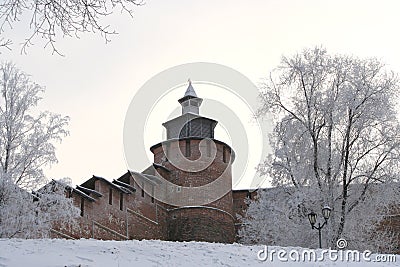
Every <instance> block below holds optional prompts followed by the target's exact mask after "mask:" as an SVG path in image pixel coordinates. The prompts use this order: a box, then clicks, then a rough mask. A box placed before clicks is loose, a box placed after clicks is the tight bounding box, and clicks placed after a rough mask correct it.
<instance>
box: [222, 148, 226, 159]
mask: <svg viewBox="0 0 400 267" xmlns="http://www.w3.org/2000/svg"><path fill="white" fill-rule="evenodd" d="M222 161H223V162H224V163H226V148H225V147H224V148H223V149H222Z"/></svg>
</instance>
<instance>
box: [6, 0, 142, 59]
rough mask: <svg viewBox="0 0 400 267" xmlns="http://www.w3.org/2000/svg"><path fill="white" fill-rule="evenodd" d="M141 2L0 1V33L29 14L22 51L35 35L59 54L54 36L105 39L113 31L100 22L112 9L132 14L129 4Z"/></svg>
mask: <svg viewBox="0 0 400 267" xmlns="http://www.w3.org/2000/svg"><path fill="white" fill-rule="evenodd" d="M142 4H143V1H142V0H60V1H56V0H50V1H47V0H35V1H33V0H21V1H19V0H3V1H2V2H1V3H0V32H1V33H4V30H5V27H7V26H9V27H12V26H13V25H14V24H15V23H16V22H18V21H19V20H20V19H21V18H22V16H23V15H28V16H29V17H30V22H29V29H31V31H32V32H31V34H30V36H29V37H28V38H26V40H25V41H24V43H23V46H22V51H23V52H26V48H27V47H28V46H30V45H31V44H32V41H33V39H34V38H36V37H41V38H44V39H45V40H47V44H46V46H47V45H50V46H51V47H52V49H53V52H55V53H58V54H60V52H59V51H58V50H57V48H56V46H55V43H56V37H57V36H60V35H61V36H70V37H72V36H75V37H78V36H79V34H80V33H84V32H94V33H100V34H101V35H102V36H103V37H104V39H105V40H106V42H108V41H109V39H108V36H109V35H110V34H115V33H116V32H115V31H113V30H109V26H108V25H103V24H102V23H101V20H102V19H103V18H105V17H107V16H109V15H111V14H112V13H113V12H114V11H115V10H116V9H118V8H119V9H120V10H121V11H124V12H126V13H128V15H129V16H132V14H133V7H134V6H140V5H142ZM4 40H5V39H4V38H3V39H2V40H1V41H2V42H1V43H2V44H3V46H6V47H9V45H11V40H5V41H4Z"/></svg>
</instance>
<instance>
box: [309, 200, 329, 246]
mask: <svg viewBox="0 0 400 267" xmlns="http://www.w3.org/2000/svg"><path fill="white" fill-rule="evenodd" d="M331 210H332V209H331V208H330V207H329V206H324V207H323V208H322V216H323V217H324V223H323V224H322V225H321V223H320V222H318V226H315V224H316V223H317V214H316V213H315V212H310V213H309V214H308V215H307V216H308V220H309V221H310V224H311V228H312V229H316V230H318V238H319V248H322V245H321V229H322V228H323V227H324V226H325V225H326V223H327V221H328V219H329V216H330V215H331Z"/></svg>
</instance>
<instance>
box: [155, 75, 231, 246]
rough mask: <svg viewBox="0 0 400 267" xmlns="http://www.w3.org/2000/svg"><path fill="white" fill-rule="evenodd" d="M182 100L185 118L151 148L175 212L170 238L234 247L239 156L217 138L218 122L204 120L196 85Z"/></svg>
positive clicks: (170, 222) (171, 217)
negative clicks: (234, 180)
mask: <svg viewBox="0 0 400 267" xmlns="http://www.w3.org/2000/svg"><path fill="white" fill-rule="evenodd" d="M178 101H179V103H180V104H181V106H182V115H181V116H179V117H176V118H174V119H171V120H169V121H167V122H165V123H163V126H164V127H165V128H166V129H167V140H166V141H163V142H161V143H159V144H156V145H154V146H152V147H151V151H152V153H153V154H154V163H155V166H156V167H158V168H156V169H157V171H158V175H159V176H162V177H163V178H164V179H165V180H166V183H167V184H168V185H167V186H165V187H164V190H165V197H164V199H163V201H164V202H166V203H167V207H168V210H169V212H168V236H169V238H168V239H170V240H174V241H190V240H198V241H209V242H224V243H231V242H234V238H235V227H234V215H233V203H232V202H233V201H232V171H231V164H232V162H233V160H234V152H233V150H232V149H231V147H230V146H229V145H227V144H225V143H224V142H221V141H218V140H216V139H214V128H215V126H216V125H217V123H218V122H217V121H215V120H213V119H210V118H206V117H202V116H200V115H199V107H200V105H201V103H202V101H203V99H201V98H199V97H197V95H196V92H195V91H194V89H193V86H192V84H191V82H190V81H189V86H188V88H187V90H186V93H185V95H184V96H183V97H182V98H181V99H179V100H178ZM156 197H157V196H156Z"/></svg>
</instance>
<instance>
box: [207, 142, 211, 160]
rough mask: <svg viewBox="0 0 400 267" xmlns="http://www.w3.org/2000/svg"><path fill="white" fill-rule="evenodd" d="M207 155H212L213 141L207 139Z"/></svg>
mask: <svg viewBox="0 0 400 267" xmlns="http://www.w3.org/2000/svg"><path fill="white" fill-rule="evenodd" d="M207 157H211V141H210V140H207Z"/></svg>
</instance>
